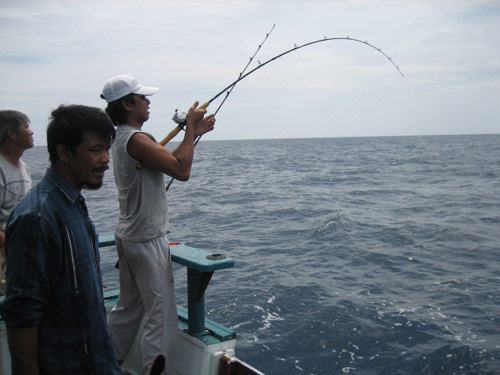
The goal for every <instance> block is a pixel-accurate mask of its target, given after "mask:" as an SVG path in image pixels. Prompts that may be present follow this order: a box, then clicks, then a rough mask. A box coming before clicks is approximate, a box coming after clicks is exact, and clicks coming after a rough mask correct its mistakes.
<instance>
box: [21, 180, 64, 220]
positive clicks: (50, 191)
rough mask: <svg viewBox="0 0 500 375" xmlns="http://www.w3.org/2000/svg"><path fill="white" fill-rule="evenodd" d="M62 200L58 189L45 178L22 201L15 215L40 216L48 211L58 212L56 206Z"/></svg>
mask: <svg viewBox="0 0 500 375" xmlns="http://www.w3.org/2000/svg"><path fill="white" fill-rule="evenodd" d="M62 199H63V197H62V195H61V194H60V193H58V189H57V187H56V186H55V185H54V184H53V183H51V182H50V181H48V180H47V179H46V178H44V179H42V180H41V181H40V182H39V183H38V184H36V185H35V186H34V187H33V188H32V189H31V190H29V191H28V192H27V193H26V195H25V196H24V197H23V198H22V199H21V201H20V202H19V203H18V205H17V206H16V207H15V208H14V214H17V215H22V214H30V213H31V214H38V213H40V212H41V211H42V210H46V209H52V210H56V209H57V207H54V206H56V203H57V202H58V201H62Z"/></svg>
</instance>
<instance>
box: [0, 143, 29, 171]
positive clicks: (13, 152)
mask: <svg viewBox="0 0 500 375" xmlns="http://www.w3.org/2000/svg"><path fill="white" fill-rule="evenodd" d="M23 152H24V150H21V149H19V147H15V146H13V145H10V144H8V143H4V144H3V145H2V146H1V147H0V155H1V156H2V158H4V159H5V160H6V161H8V162H9V163H10V164H12V165H13V166H14V167H19V166H20V165H21V156H23Z"/></svg>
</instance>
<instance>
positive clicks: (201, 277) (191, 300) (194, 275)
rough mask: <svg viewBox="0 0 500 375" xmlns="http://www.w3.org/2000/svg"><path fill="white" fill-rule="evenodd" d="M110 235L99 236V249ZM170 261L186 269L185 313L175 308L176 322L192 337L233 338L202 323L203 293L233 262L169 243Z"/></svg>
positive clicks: (228, 332) (108, 243) (107, 243)
mask: <svg viewBox="0 0 500 375" xmlns="http://www.w3.org/2000/svg"><path fill="white" fill-rule="evenodd" d="M114 244H115V238H114V236H113V235H104V236H99V247H101V248H102V247H106V246H113V245H114ZM170 253H171V256H172V261H174V262H176V263H179V264H181V265H183V266H186V267H187V292H188V308H187V311H186V310H185V309H183V308H181V307H178V309H177V311H178V314H179V320H180V321H182V322H185V321H186V316H187V332H188V333H189V334H190V335H191V336H194V337H201V336H204V335H206V334H208V333H211V334H214V335H215V336H217V338H218V339H220V340H221V341H225V340H230V339H234V338H235V337H236V333H235V332H234V331H232V330H230V329H228V328H226V327H224V326H221V325H219V324H217V323H215V322H212V321H209V320H208V319H207V320H205V291H206V289H207V286H208V284H209V282H210V280H211V278H212V275H213V273H214V272H215V271H217V270H222V269H225V268H231V267H234V260H233V259H232V258H227V257H225V256H224V255H221V254H217V253H211V252H208V251H206V250H200V249H195V248H194V247H190V246H185V245H181V244H171V245H170ZM114 297H115V294H113V293H112V291H111V292H107V293H106V294H105V298H108V299H110V298H114Z"/></svg>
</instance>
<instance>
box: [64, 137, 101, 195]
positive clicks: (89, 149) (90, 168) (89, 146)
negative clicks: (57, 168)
mask: <svg viewBox="0 0 500 375" xmlns="http://www.w3.org/2000/svg"><path fill="white" fill-rule="evenodd" d="M109 147H110V145H109V144H108V143H106V142H105V141H104V140H103V139H102V138H100V137H98V136H97V135H95V134H91V133H85V135H84V137H83V141H82V142H81V143H80V144H79V145H78V146H77V147H76V149H75V152H74V153H72V152H68V162H67V163H66V167H67V172H68V178H69V182H70V183H71V184H72V185H73V186H74V187H75V188H77V189H78V190H80V189H82V188H87V189H92V190H95V189H99V188H100V187H101V186H102V182H103V178H104V172H105V171H106V170H107V169H108V163H109Z"/></svg>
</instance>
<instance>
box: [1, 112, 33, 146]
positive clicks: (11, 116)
mask: <svg viewBox="0 0 500 375" xmlns="http://www.w3.org/2000/svg"><path fill="white" fill-rule="evenodd" d="M23 123H26V124H29V123H30V119H29V118H28V116H26V115H25V114H24V113H22V112H19V111H13V110H3V111H0V145H1V144H2V143H3V141H4V140H5V137H7V131H8V130H14V131H15V132H16V133H17V132H18V131H19V126H21V124H23Z"/></svg>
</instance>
